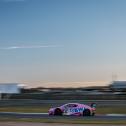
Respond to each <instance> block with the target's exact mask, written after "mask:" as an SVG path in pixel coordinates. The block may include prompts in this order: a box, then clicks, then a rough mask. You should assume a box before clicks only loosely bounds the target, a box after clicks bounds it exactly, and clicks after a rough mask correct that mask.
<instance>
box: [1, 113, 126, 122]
mask: <svg viewBox="0 0 126 126" xmlns="http://www.w3.org/2000/svg"><path fill="white" fill-rule="evenodd" d="M0 117H8V118H9V117H11V118H33V119H34V118H46V119H47V118H48V119H58V118H67V119H71V118H72V119H74V118H81V119H96V120H98V119H100V120H117V119H118V120H126V114H107V115H98V114H97V115H95V116H88V117H86V116H85V117H83V116H79V117H77V116H49V115H48V113H16V112H0Z"/></svg>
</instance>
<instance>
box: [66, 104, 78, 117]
mask: <svg viewBox="0 0 126 126" xmlns="http://www.w3.org/2000/svg"><path fill="white" fill-rule="evenodd" d="M77 106H78V105H77V104H72V103H70V104H67V105H65V106H64V115H72V114H74V113H76V110H77Z"/></svg>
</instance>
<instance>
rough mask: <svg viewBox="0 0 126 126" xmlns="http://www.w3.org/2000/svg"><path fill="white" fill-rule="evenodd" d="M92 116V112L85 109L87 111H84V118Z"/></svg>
mask: <svg viewBox="0 0 126 126" xmlns="http://www.w3.org/2000/svg"><path fill="white" fill-rule="evenodd" d="M90 115H91V112H90V110H89V109H85V110H84V111H83V116H90Z"/></svg>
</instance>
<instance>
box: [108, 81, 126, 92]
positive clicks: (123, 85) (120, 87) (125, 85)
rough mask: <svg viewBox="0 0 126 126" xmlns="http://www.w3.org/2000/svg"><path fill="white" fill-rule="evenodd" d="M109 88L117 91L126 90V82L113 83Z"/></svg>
mask: <svg viewBox="0 0 126 126" xmlns="http://www.w3.org/2000/svg"><path fill="white" fill-rule="evenodd" d="M109 86H110V88H111V89H113V90H117V91H120V90H126V81H113V82H112V83H111V84H110V85H109Z"/></svg>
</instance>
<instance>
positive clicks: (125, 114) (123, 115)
mask: <svg viewBox="0 0 126 126" xmlns="http://www.w3.org/2000/svg"><path fill="white" fill-rule="evenodd" d="M106 116H126V114H106Z"/></svg>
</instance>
